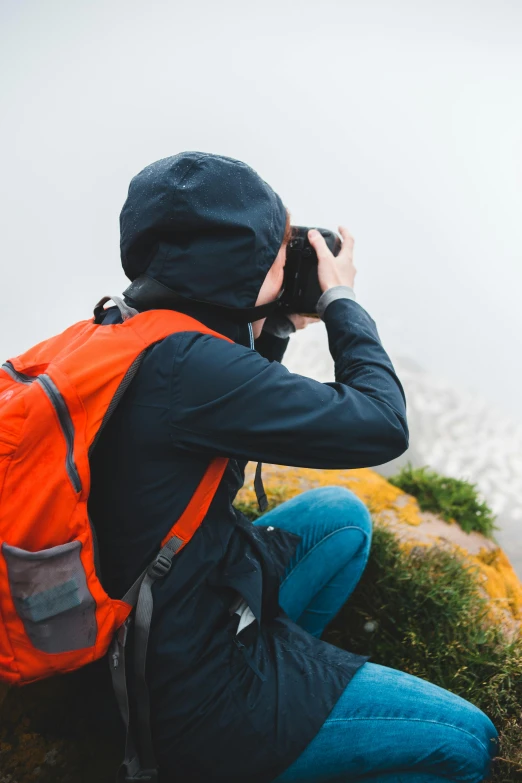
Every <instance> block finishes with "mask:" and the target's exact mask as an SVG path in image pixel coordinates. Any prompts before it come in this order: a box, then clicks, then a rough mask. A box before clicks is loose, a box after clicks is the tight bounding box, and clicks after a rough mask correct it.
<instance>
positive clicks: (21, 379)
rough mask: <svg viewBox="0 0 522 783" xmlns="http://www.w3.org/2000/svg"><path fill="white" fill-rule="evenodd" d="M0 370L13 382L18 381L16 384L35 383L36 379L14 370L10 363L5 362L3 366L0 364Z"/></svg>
mask: <svg viewBox="0 0 522 783" xmlns="http://www.w3.org/2000/svg"><path fill="white" fill-rule="evenodd" d="M2 370H5V371H6V373H7V374H8V375H10V376H11V378H12V379H13V381H18V383H33V382H34V381H36V377H33V376H32V375H25V374H24V373H23V372H18V370H15V368H14V367H13V365H12V364H11V362H5V364H2Z"/></svg>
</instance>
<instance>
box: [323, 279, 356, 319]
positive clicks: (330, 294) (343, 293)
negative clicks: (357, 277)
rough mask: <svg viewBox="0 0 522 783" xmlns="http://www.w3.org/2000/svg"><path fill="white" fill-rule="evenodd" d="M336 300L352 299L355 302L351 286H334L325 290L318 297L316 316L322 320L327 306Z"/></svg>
mask: <svg viewBox="0 0 522 783" xmlns="http://www.w3.org/2000/svg"><path fill="white" fill-rule="evenodd" d="M336 299H354V300H355V301H357V298H356V296H355V291H354V290H353V288H352V287H351V286H349V285H334V286H332V287H331V288H327V289H326V291H323V293H322V294H321V296H320V297H319V300H318V302H317V305H316V310H317V314H318V315H319V316H321V318H322V317H323V315H324V312H325V310H326V308H327V307H328V305H329V304H331V303H332V302H335V300H336Z"/></svg>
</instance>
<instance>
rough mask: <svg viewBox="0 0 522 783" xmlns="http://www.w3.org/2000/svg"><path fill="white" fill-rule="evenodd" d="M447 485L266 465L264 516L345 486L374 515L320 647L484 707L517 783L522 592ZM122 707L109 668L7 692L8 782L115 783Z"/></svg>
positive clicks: (411, 477)
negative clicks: (354, 573) (354, 578)
mask: <svg viewBox="0 0 522 783" xmlns="http://www.w3.org/2000/svg"><path fill="white" fill-rule="evenodd" d="M254 469H255V465H254V464H253V463H249V465H248V466H247V470H246V475H245V485H244V487H243V489H242V490H241V491H240V492H239V493H238V496H237V498H236V501H235V505H236V507H238V508H240V509H241V510H243V511H244V512H245V513H246V514H247V516H249V517H250V518H252V519H254V518H256V517H258V516H259V515H260V512H259V509H258V506H257V500H256V496H255V492H254V484H253V481H254ZM408 471H409V472H408ZM442 478H443V477H440V476H438V475H437V474H433V473H429V472H426V471H425V472H424V473H419V472H416V471H412V470H411V469H410V468H408V469H407V470H406V471H405V470H403V471H402V472H401V474H399V475H398V476H396V477H392V478H391V479H390V480H386V479H384V478H382V477H381V476H379V475H378V474H377V473H376V472H374V471H372V470H370V469H360V470H314V469H309V468H293V467H283V466H278V465H264V466H263V481H264V485H265V489H266V492H267V496H268V500H269V507H268V510H270V509H271V508H273V507H275V506H277V505H278V504H280V503H282V502H284V501H285V500H287V499H289V498H291V497H293V496H294V495H296V494H299V493H301V492H303V491H305V490H307V489H311V488H313V487H319V486H327V485H339V486H344V487H347V488H348V489H351V490H352V491H353V492H354V493H355V494H356V495H357V496H358V497H360V498H361V500H363V502H364V503H365V504H366V505H367V507H368V508H369V510H370V512H371V514H372V517H373V520H374V523H375V528H374V539H373V544H372V551H371V554H370V560H369V562H368V566H367V568H366V570H365V572H364V574H363V577H362V579H361V581H360V583H359V585H358V587H357V589H356V590H355V592H354V594H353V596H352V597H351V598H350V600H349V601H348V602H347V604H346V606H345V607H344V608H343V610H342V611H341V612H340V613H339V615H338V616H337V617H336V618H335V620H334V621H333V622H332V623H331V624H330V626H329V628H327V629H326V632H325V637H324V638H326V639H327V641H330V642H331V643H333V644H337V645H338V646H340V647H345V648H346V649H349V650H353V651H354V652H361V653H364V654H369V655H371V659H372V660H373V661H374V662H376V663H383V664H385V665H387V666H392V667H394V668H398V669H402V670H403V671H408V672H410V673H412V674H415V675H417V676H420V677H424V678H425V679H429V680H430V681H432V682H435V683H436V684H438V685H441V686H442V687H445V688H448V689H449V690H451V691H453V692H455V693H458V694H459V695H461V696H463V697H464V698H467V699H469V700H470V701H472V702H473V703H475V704H477V706H479V707H480V708H481V709H483V710H484V711H485V712H486V713H487V714H488V715H489V716H490V717H491V719H492V720H493V721H494V723H495V725H496V726H497V728H498V729H499V731H500V734H501V741H502V752H501V756H502V759H503V760H501V761H499V762H498V765H497V768H496V770H495V773H494V780H495V781H498V782H499V783H500V782H501V783H515V781H518V783H521V781H522V748H521V740H520V738H521V737H522V717H521V716H522V641H521V637H520V624H521V623H522V586H521V584H520V582H519V580H518V579H517V577H516V575H515V573H514V571H513V569H512V567H511V564H510V563H509V560H508V558H507V557H506V556H505V554H504V553H503V552H502V550H501V549H500V548H499V546H498V545H497V544H496V542H495V540H494V539H493V537H492V533H493V529H494V526H493V524H492V522H493V520H492V517H491V515H488V509H487V508H486V507H485V506H484V505H483V503H482V501H481V500H480V498H478V496H477V495H476V493H474V491H472V490H473V485H468V486H467V487H466V486H463V484H461V485H459V484H455V483H452V482H454V481H455V480H452V479H446V480H445V481H441V479H442ZM444 484H445V486H444ZM401 485H402V487H403V488H401ZM405 486H407V487H408V489H409V491H410V492H412V493H415V494H416V495H417V497H414V495H413V494H408V492H406V491H404V487H405ZM470 487H471V490H470ZM426 504H428V506H426ZM477 510H478V511H479V514H476V511H477ZM473 514H475V516H476V517H477V522H476V524H475V527H474V526H473V520H474V516H473ZM459 518H460V519H462V520H465V525H464V526H465V527H466V531H467V532H466V531H465V530H463V529H462V527H461V525H460V524H459V521H460V520H459ZM470 525H471V527H470ZM477 528H478V529H477ZM479 531H481V532H479ZM86 683H87V686H86ZM115 710H116V708H115V704H114V701H113V698H112V694H111V692H110V682H109V679H108V676H107V664H106V662H105V661H102V662H99V664H95V665H93V666H92V667H89V669H88V671H87V672H83V673H74V674H72V675H66V676H65V677H58V678H53V679H52V680H46V681H44V682H40V683H35V684H34V685H31V686H26V687H24V688H21V689H15V688H13V689H11V690H9V691H8V692H7V690H6V689H5V688H4V689H3V690H2V687H1V686H0V783H51V782H52V783H94V782H95V783H112V782H113V781H114V778H115V772H116V769H117V766H118V763H119V761H120V760H121V754H122V751H123V748H122V739H123V738H122V736H121V726H120V724H119V721H118V717H117V713H116V712H115ZM180 783H182V781H180ZM245 783H247V781H246V782H245Z"/></svg>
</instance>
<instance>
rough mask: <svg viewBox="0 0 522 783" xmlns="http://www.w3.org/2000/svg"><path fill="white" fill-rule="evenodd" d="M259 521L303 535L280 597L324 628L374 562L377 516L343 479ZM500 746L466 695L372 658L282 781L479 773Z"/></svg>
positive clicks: (396, 780)
mask: <svg viewBox="0 0 522 783" xmlns="http://www.w3.org/2000/svg"><path fill="white" fill-rule="evenodd" d="M255 524H258V525H265V526H268V525H273V526H274V527H279V528H282V529H284V530H289V531H291V532H293V533H297V534H298V535H300V536H302V540H301V542H300V544H299V546H298V548H297V551H296V553H295V555H294V557H293V559H292V561H291V562H290V564H289V565H288V568H287V570H286V573H285V575H284V578H283V580H282V582H281V589H280V604H281V607H282V608H283V609H284V611H285V612H286V613H287V614H288V615H289V617H291V618H292V619H293V620H294V621H295V622H297V623H299V625H301V626H302V627H303V628H305V629H306V630H307V631H308V632H309V633H311V634H313V635H314V636H316V637H320V636H321V633H322V631H323V629H324V628H325V626H326V625H327V623H328V622H329V621H330V620H331V619H332V618H333V617H334V616H335V615H336V614H337V612H338V611H339V610H340V608H341V607H342V605H343V604H344V603H345V601H346V600H347V598H348V597H349V595H350V594H351V593H352V591H353V589H354V587H355V586H356V584H357V582H358V581H359V578H360V576H361V574H362V572H363V571H364V568H365V566H366V563H367V560H368V555H369V551H370V543H371V536H372V527H371V517H370V514H369V512H368V509H367V508H366V506H365V505H364V503H362V501H361V500H359V499H358V498H357V496H356V495H354V493H353V492H351V491H350V490H348V489H345V488H343V487H335V486H331V487H322V488H318V489H311V490H308V491H307V492H303V493H302V494H301V495H297V496H296V497H294V498H292V499H291V500H288V501H286V503H282V504H281V505H280V506H278V507H277V508H275V509H274V510H273V511H269V512H268V513H266V514H264V515H263V516H262V517H260V518H259V519H258V520H257V521H256V523H255ZM497 751H498V747H497V731H496V729H495V727H494V725H493V724H492V722H491V721H490V719H489V718H488V717H487V716H486V715H485V714H484V713H483V712H482V711H481V710H479V709H478V708H477V707H474V706H473V705H472V704H470V702H468V701H466V700H465V699H462V698H460V697H459V696H456V695H455V694H453V693H450V692H449V691H447V690H444V689H443V688H439V687H438V686H437V685H433V684H432V683H430V682H427V681H425V680H422V679H420V678H419V677H414V676H413V675H411V674H406V673H404V672H401V671H397V670H395V669H390V668H388V667H386V666H380V665H378V664H374V663H369V662H368V663H365V664H363V666H362V667H361V668H360V669H359V670H358V671H357V673H356V674H355V676H354V677H353V679H352V680H351V682H350V683H349V685H348V687H347V688H346V690H345V691H344V693H343V694H342V695H341V697H340V699H339V700H338V702H337V704H336V705H335V707H334V709H333V710H332V712H331V713H330V715H329V716H328V718H327V720H326V721H325V723H324V724H323V726H322V727H321V729H320V731H319V733H318V734H317V735H316V736H315V737H314V739H313V740H312V741H311V742H310V743H309V745H308V746H307V747H306V748H305V750H304V752H303V753H302V754H301V756H299V758H298V759H297V760H296V761H295V762H294V763H293V764H291V765H290V767H288V768H287V769H286V770H285V771H284V772H283V773H282V774H281V775H279V777H278V778H277V781H276V782H275V783H294V781H295V782H296V783H297V782H298V781H299V782H302V783H305V781H306V783H329V781H337V783H344V781H359V780H361V781H362V780H364V781H367V783H442V781H445V782H446V783H447V781H448V780H453V781H466V783H468V782H469V783H478V781H481V780H483V779H484V778H485V777H486V776H487V775H488V774H489V772H490V767H491V759H492V758H493V756H494V755H495V753H496V752H497Z"/></svg>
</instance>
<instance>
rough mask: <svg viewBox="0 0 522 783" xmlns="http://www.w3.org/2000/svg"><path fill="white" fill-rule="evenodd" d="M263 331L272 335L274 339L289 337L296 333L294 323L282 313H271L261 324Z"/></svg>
mask: <svg viewBox="0 0 522 783" xmlns="http://www.w3.org/2000/svg"><path fill="white" fill-rule="evenodd" d="M263 331H264V332H268V333H269V334H273V335H274V337H281V338H285V337H290V335H291V334H293V333H294V332H295V331H296V328H295V325H294V323H293V322H292V321H291V320H290V319H289V318H287V317H286V315H283V313H277V314H275V313H272V314H270V315H269V316H268V318H267V319H266V321H265V323H264V324H263Z"/></svg>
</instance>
